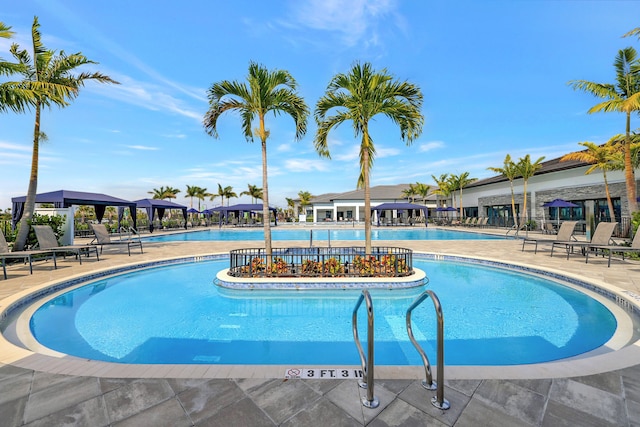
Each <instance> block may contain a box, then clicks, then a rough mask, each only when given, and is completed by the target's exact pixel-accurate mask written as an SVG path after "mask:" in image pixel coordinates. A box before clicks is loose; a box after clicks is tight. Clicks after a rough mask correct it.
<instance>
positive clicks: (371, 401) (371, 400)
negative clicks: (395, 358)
mask: <svg viewBox="0 0 640 427" xmlns="http://www.w3.org/2000/svg"><path fill="white" fill-rule="evenodd" d="M362 301H365V302H366V304H367V356H366V357H365V355H364V350H362V345H361V344H360V338H359V337H358V309H359V308H360V305H362ZM352 324H353V339H354V340H355V342H356V346H357V347H358V354H359V355H360V364H361V365H362V371H363V373H364V376H363V380H362V381H359V382H358V384H359V385H360V387H361V388H366V389H367V396H366V397H365V398H363V399H362V405H363V406H365V407H367V408H377V407H378V405H380V401H379V400H378V398H377V397H376V396H375V395H374V394H373V302H371V295H369V291H367V290H366V289H365V290H363V291H362V293H361V294H360V297H359V298H358V302H357V303H356V306H355V307H354V309H353V315H352Z"/></svg>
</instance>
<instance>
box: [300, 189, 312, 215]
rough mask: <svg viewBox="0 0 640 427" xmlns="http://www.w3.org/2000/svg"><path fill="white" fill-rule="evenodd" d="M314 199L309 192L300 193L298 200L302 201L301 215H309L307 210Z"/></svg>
mask: <svg viewBox="0 0 640 427" xmlns="http://www.w3.org/2000/svg"><path fill="white" fill-rule="evenodd" d="M312 197H313V196H312V195H311V193H309V192H308V191H299V192H298V198H299V199H300V209H301V210H302V212H301V213H303V214H305V215H306V214H307V210H306V209H305V208H306V207H307V206H309V205H310V204H311V198H312Z"/></svg>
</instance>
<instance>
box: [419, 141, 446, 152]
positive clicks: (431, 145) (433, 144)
mask: <svg viewBox="0 0 640 427" xmlns="http://www.w3.org/2000/svg"><path fill="white" fill-rule="evenodd" d="M444 147H445V144H444V142H442V141H430V142H425V143H423V144H420V145H419V146H418V151H420V152H421V153H426V152H427V151H431V150H437V149H438V148H444Z"/></svg>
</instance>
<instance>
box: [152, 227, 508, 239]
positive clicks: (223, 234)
mask: <svg viewBox="0 0 640 427" xmlns="http://www.w3.org/2000/svg"><path fill="white" fill-rule="evenodd" d="M364 237H365V235H364V230H363V229H358V228H353V229H351V228H345V229H334V230H326V229H316V230H308V229H300V230H297V229H272V230H271V239H272V240H276V241H277V240H303V241H309V240H311V238H313V240H314V241H316V240H320V241H327V240H362V241H364ZM371 239H372V240H495V239H504V237H500V236H494V235H490V234H482V233H471V232H468V231H457V230H442V229H438V228H426V227H420V228H417V227H416V228H394V229H388V228H386V229H374V230H371ZM144 240H145V241H148V242H188V241H209V240H221V241H238V240H264V231H263V230H262V228H254V229H235V230H228V229H218V230H215V229H209V230H202V231H193V232H187V233H175V234H166V235H162V236H149V237H144Z"/></svg>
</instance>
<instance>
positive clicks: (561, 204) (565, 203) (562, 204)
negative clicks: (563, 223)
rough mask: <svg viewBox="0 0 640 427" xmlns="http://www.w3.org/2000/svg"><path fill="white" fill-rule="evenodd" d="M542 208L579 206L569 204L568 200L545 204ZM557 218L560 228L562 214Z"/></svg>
mask: <svg viewBox="0 0 640 427" xmlns="http://www.w3.org/2000/svg"><path fill="white" fill-rule="evenodd" d="M542 207H544V208H577V207H578V205H576V204H575V203H571V202H568V201H566V200H562V199H555V200H552V201H550V202H547V203H545V204H543V205H542ZM556 217H557V220H558V226H560V212H558V215H556Z"/></svg>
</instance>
